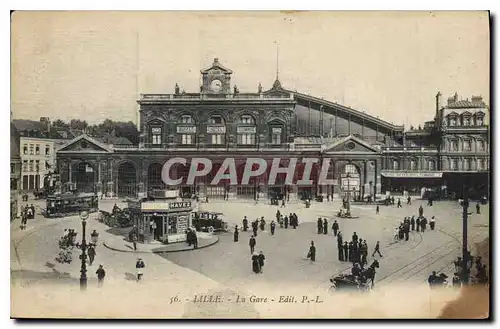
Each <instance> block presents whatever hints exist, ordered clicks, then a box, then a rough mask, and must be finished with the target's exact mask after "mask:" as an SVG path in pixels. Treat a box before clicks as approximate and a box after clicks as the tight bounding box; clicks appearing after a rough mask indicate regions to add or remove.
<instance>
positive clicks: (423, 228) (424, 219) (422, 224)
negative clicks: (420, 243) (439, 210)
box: [420, 217, 427, 232]
mask: <svg viewBox="0 0 500 329" xmlns="http://www.w3.org/2000/svg"><path fill="white" fill-rule="evenodd" d="M420 225H421V226H422V232H425V229H426V228H427V219H426V218H425V217H423V218H422V219H421V220H420Z"/></svg>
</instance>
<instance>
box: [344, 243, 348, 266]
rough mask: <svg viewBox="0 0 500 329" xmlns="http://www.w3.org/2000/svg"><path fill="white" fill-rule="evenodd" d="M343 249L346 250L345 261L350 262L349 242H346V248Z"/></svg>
mask: <svg viewBox="0 0 500 329" xmlns="http://www.w3.org/2000/svg"><path fill="white" fill-rule="evenodd" d="M343 249H344V261H346V262H347V261H349V245H348V244H347V241H346V242H344V246H343Z"/></svg>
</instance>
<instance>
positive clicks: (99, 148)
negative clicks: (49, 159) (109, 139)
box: [57, 135, 112, 153]
mask: <svg viewBox="0 0 500 329" xmlns="http://www.w3.org/2000/svg"><path fill="white" fill-rule="evenodd" d="M57 152H58V153H73V152H74V153H82V152H85V153H110V152H112V150H111V149H110V148H109V147H108V146H107V145H105V144H103V143H101V142H99V141H97V140H95V139H94V138H92V137H90V136H87V135H81V136H78V137H76V138H75V139H73V140H71V141H69V142H68V143H66V145H64V146H63V147H61V148H60V149H59V151H57Z"/></svg>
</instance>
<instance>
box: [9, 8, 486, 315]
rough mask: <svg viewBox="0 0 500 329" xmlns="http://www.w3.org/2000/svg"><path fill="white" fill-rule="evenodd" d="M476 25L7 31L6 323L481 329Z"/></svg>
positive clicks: (29, 16)
mask: <svg viewBox="0 0 500 329" xmlns="http://www.w3.org/2000/svg"><path fill="white" fill-rule="evenodd" d="M489 25H490V17H489V13H488V12H486V11H483V12H481V11H471V12H467V11H462V12H446V11H442V12H429V11H425V12H424V11H421V12H419V11H415V12H382V11H378V12H335V11H322V12H320V11H317V12H315V11H309V12H279V11H274V12H273V11H269V12H251V11H247V12H244V11H240V12H238V11H234V12H217V11H206V12H194V11H193V12H188V11H184V12H166V11H151V12H118V11H116V12H113V11H108V12H106V11H102V12H91V11H85V12H83V11H82V12H78V11H68V12H56V11H54V12H50V11H44V12H42V11H40V12H36V11H17V12H14V13H12V17H11V72H12V76H11V90H12V94H11V95H12V98H11V107H10V111H11V120H10V129H11V149H10V150H11V160H10V164H11V165H10V166H11V167H10V168H11V172H10V184H11V185H10V188H11V203H10V204H11V213H10V218H11V229H10V236H11V244H10V246H11V251H10V254H11V258H10V269H11V316H12V317H14V318H72V319H78V318H115V319H121V318H127V319H130V318H134V319H153V318H154V319H199V318H219V319H226V318H245V319H246V318H248V319H255V318H259V319H276V318H301V319H318V318H319V319H360V318H378V319H429V318H431V319H432V318H474V319H485V318H488V317H489V316H490V314H489V292H490V287H489V280H490V275H489V274H490V265H491V264H490V261H489V260H490V254H489V251H490V242H489V238H490V225H489V223H490V195H491V194H490V189H491V183H492V182H491V180H490V169H491V168H490V163H491V152H490V143H491V139H490V133H491V132H490V103H489V101H490V94H489V91H490V76H489V74H490V73H489V72H490V31H489Z"/></svg>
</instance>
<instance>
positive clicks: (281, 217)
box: [278, 215, 285, 228]
mask: <svg viewBox="0 0 500 329" xmlns="http://www.w3.org/2000/svg"><path fill="white" fill-rule="evenodd" d="M278 222H279V223H280V228H283V224H284V223H285V220H284V219H283V215H281V216H280V219H279V221H278Z"/></svg>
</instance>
